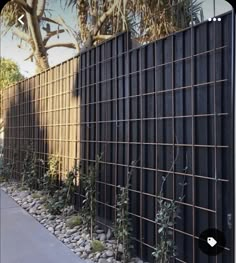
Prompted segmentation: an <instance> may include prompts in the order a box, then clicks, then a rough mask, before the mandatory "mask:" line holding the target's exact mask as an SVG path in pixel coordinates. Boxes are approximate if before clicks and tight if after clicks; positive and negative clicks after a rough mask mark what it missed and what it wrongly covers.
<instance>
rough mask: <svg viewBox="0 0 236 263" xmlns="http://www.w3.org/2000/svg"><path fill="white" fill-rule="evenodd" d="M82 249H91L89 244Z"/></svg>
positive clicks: (88, 250) (87, 250)
mask: <svg viewBox="0 0 236 263" xmlns="http://www.w3.org/2000/svg"><path fill="white" fill-rule="evenodd" d="M84 249H85V251H86V252H90V250H91V246H90V244H88V245H86V246H85V247H84Z"/></svg>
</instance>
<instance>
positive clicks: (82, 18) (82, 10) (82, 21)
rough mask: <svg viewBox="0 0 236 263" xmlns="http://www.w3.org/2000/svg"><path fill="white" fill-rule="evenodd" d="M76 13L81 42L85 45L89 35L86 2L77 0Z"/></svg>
mask: <svg viewBox="0 0 236 263" xmlns="http://www.w3.org/2000/svg"><path fill="white" fill-rule="evenodd" d="M77 12H78V18H79V28H80V35H81V40H82V41H83V43H85V42H86V40H87V38H88V35H89V30H88V28H87V17H88V4H87V1H85V0H77Z"/></svg>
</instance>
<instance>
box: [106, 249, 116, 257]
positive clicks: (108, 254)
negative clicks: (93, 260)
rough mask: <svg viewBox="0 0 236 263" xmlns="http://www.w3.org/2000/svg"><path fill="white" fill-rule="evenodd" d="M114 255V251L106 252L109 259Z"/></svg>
mask: <svg viewBox="0 0 236 263" xmlns="http://www.w3.org/2000/svg"><path fill="white" fill-rule="evenodd" d="M113 255H114V253H113V251H111V250H107V251H106V256H107V257H112V256H113Z"/></svg>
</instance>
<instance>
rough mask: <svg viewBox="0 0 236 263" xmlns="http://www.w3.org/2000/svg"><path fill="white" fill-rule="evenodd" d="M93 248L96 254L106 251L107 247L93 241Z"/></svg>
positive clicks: (97, 241)
mask: <svg viewBox="0 0 236 263" xmlns="http://www.w3.org/2000/svg"><path fill="white" fill-rule="evenodd" d="M91 248H92V252H93V253H96V252H102V251H104V249H105V246H104V245H103V243H102V242H101V241H99V240H93V241H92V243H91Z"/></svg>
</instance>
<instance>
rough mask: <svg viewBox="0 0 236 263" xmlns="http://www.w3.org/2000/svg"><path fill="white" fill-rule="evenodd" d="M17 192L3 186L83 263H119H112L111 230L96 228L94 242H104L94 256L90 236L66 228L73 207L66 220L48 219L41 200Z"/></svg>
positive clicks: (80, 229) (120, 248) (139, 262)
mask: <svg viewBox="0 0 236 263" xmlns="http://www.w3.org/2000/svg"><path fill="white" fill-rule="evenodd" d="M2 188H3V187H2ZM2 188H1V189H2ZM16 188H17V185H16V186H14V187H11V188H9V186H8V185H6V187H5V191H6V192H7V193H11V196H14V200H15V201H16V202H17V203H18V204H21V206H22V207H23V208H24V209H26V210H27V211H29V213H30V214H32V216H33V217H34V218H35V219H36V220H38V221H39V222H40V223H41V224H42V225H44V226H45V227H46V228H47V229H48V231H49V232H51V233H52V234H54V235H55V236H56V237H57V238H58V240H60V241H61V242H63V243H65V245H66V246H67V247H68V248H69V249H71V251H73V253H75V254H76V255H77V256H79V257H80V258H82V259H84V261H85V262H91V263H93V262H98V263H121V262H119V261H116V260H115V259H114V256H115V247H116V240H114V239H111V238H112V237H113V232H112V231H111V229H110V228H108V230H107V232H105V231H104V230H103V229H99V228H98V226H97V225H96V226H95V229H96V230H95V233H93V237H94V240H95V239H97V240H100V241H103V242H104V246H105V251H103V252H96V253H93V252H92V250H91V240H90V234H89V233H88V232H87V231H85V228H84V227H83V226H76V227H74V228H72V229H69V228H67V227H66V224H65V223H66V220H67V219H68V218H69V217H68V215H69V214H75V212H74V209H73V207H68V208H66V209H65V211H66V218H63V217H62V216H58V215H57V216H55V215H51V214H49V213H48V211H47V210H46V208H45V207H44V203H45V198H44V197H41V198H39V199H37V200H36V199H34V198H32V195H30V193H29V192H28V191H22V192H18V191H16ZM118 251H119V252H121V253H122V252H123V246H122V245H121V244H119V245H118ZM132 262H135V263H143V261H142V260H141V259H139V258H135V259H134V260H133V261H132Z"/></svg>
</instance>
